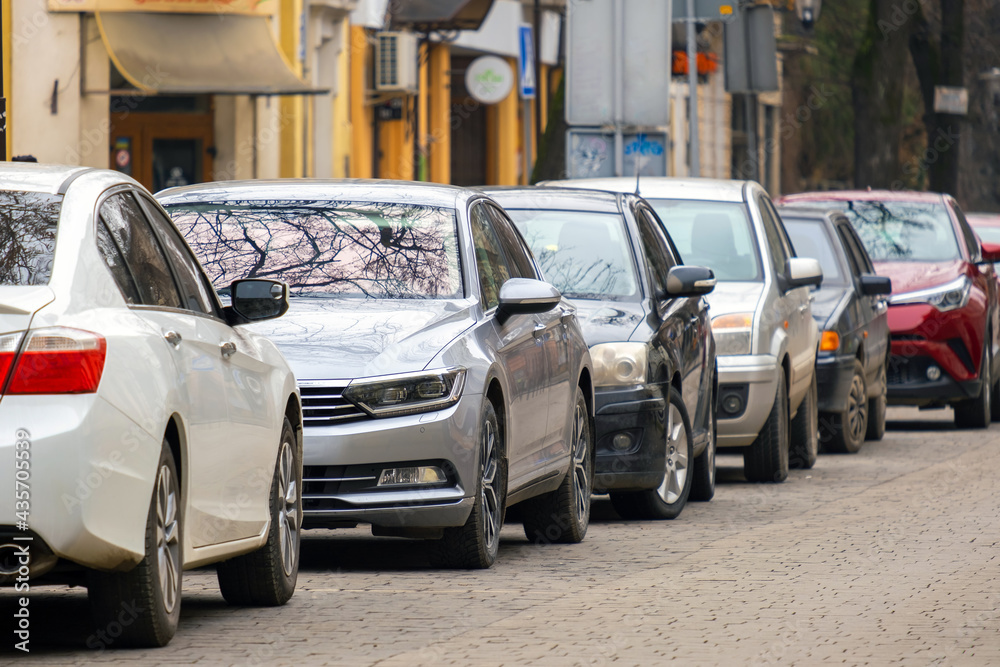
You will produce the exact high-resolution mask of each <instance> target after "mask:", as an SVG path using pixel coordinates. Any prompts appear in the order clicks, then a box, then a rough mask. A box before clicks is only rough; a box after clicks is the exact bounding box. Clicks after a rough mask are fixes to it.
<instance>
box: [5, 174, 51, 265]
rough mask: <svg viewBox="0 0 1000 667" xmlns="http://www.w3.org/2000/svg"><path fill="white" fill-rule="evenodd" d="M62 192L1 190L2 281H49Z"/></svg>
mask: <svg viewBox="0 0 1000 667" xmlns="http://www.w3.org/2000/svg"><path fill="white" fill-rule="evenodd" d="M62 200H63V198H62V195H53V194H48V193H44V192H22V191H19V190H0V285H47V284H48V282H49V278H50V277H51V276H52V260H53V258H54V256H55V251H56V225H57V224H58V222H59V211H60V210H61V209H62Z"/></svg>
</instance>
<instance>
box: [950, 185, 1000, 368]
mask: <svg viewBox="0 0 1000 667" xmlns="http://www.w3.org/2000/svg"><path fill="white" fill-rule="evenodd" d="M948 204H949V205H950V206H951V207H952V210H953V211H954V212H955V218H956V219H957V221H958V227H959V229H960V230H961V231H962V234H961V238H962V240H964V241H965V245H966V248H968V251H969V261H970V262H971V263H972V264H974V268H973V269H972V273H973V276H974V279H973V280H974V282H975V285H976V288H977V289H979V290H982V292H983V294H985V295H986V303H987V304H990V305H989V309H988V312H987V320H986V322H987V327H986V332H985V333H986V334H987V335H988V336H990V339H991V340H992V349H991V350H990V353H991V354H992V355H993V356H992V358H993V367H994V368H996V367H997V361H998V360H997V356H998V353H1000V348H998V345H1000V340H998V339H1000V307H998V306H997V281H996V269H995V268H994V266H993V263H992V262H983V253H982V249H981V247H980V245H979V244H980V241H979V238H978V237H977V236H976V234H975V232H973V231H972V227H971V226H969V221H968V220H966V219H965V214H964V213H962V209H961V208H960V207H959V205H958V202H956V201H955V200H954V199H952V198H951V197H949V198H948ZM991 381H992V378H991Z"/></svg>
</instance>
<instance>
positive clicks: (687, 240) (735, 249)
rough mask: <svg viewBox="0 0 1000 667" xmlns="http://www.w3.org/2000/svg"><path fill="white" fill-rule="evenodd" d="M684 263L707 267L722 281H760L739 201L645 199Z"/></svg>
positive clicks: (752, 241) (749, 229) (757, 261)
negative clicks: (654, 211) (660, 221)
mask: <svg viewBox="0 0 1000 667" xmlns="http://www.w3.org/2000/svg"><path fill="white" fill-rule="evenodd" d="M647 201H649V203H650V204H652V206H653V208H654V209H655V210H656V214H657V215H658V216H659V217H660V220H662V221H663V225H664V226H665V227H666V229H667V233H668V234H670V238H672V239H673V241H674V245H675V246H677V252H679V253H680V254H681V258H683V261H684V263H685V264H694V265H696V266H707V267H708V268H710V269H712V271H713V272H714V273H715V279H716V280H719V281H722V282H760V281H762V280H763V274H762V273H761V270H760V262H759V260H758V257H757V245H756V243H754V240H753V230H752V228H751V227H750V220H749V219H748V218H747V213H746V207H745V206H744V205H743V204H741V203H739V202H715V201H689V200H677V199H647Z"/></svg>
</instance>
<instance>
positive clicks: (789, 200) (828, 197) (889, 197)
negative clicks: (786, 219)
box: [779, 190, 943, 204]
mask: <svg viewBox="0 0 1000 667" xmlns="http://www.w3.org/2000/svg"><path fill="white" fill-rule="evenodd" d="M942 197H943V195H942V194H941V193H939V192H917V191H915V190H827V191H825V192H800V193H798V194H794V195H784V196H782V197H781V198H780V199H779V201H780V202H781V203H782V204H794V203H796V202H821V201H844V202H846V201H898V202H926V203H941V201H942Z"/></svg>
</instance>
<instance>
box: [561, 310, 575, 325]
mask: <svg viewBox="0 0 1000 667" xmlns="http://www.w3.org/2000/svg"><path fill="white" fill-rule="evenodd" d="M575 314H576V311H575V310H563V311H562V315H560V316H559V320H560V321H561V322H562V323H563V324H569V320H570V318H571V317H573V315H575Z"/></svg>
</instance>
